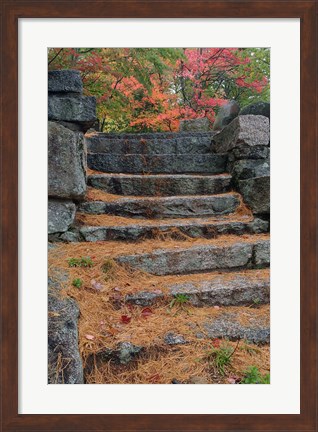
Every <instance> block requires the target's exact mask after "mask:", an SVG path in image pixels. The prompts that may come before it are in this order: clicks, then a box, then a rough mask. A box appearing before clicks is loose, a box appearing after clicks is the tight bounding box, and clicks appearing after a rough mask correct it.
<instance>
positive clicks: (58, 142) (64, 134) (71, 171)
mask: <svg viewBox="0 0 318 432" xmlns="http://www.w3.org/2000/svg"><path fill="white" fill-rule="evenodd" d="M85 193H86V154H85V149H84V139H83V134H82V133H81V132H72V131H70V130H69V129H67V128H65V127H64V126H61V125H60V124H58V123H54V122H49V124H48V194H49V196H51V197H56V198H70V199H81V198H83V197H84V196H85Z"/></svg>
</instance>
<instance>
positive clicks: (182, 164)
mask: <svg viewBox="0 0 318 432" xmlns="http://www.w3.org/2000/svg"><path fill="white" fill-rule="evenodd" d="M87 165H88V167H89V168H91V169H93V170H96V171H102V172H107V173H112V172H113V173H131V174H138V173H146V174H147V173H149V174H150V173H154V174H156V173H157V174H159V173H168V174H178V173H179V174H184V173H209V174H222V173H224V172H225V171H226V165H227V155H225V154H181V155H180V154H175V155H173V154H162V155H155V156H148V155H140V154H129V155H123V156H122V155H117V154H106V153H88V154H87Z"/></svg>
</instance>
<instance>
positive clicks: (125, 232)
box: [77, 214, 269, 242]
mask: <svg viewBox="0 0 318 432" xmlns="http://www.w3.org/2000/svg"><path fill="white" fill-rule="evenodd" d="M77 218H78V220H79V221H80V223H81V224H84V226H81V227H80V228H79V234H80V240H81V241H87V242H97V241H108V240H122V241H138V240H142V239H146V238H156V237H160V236H161V237H163V236H168V237H170V238H176V239H178V238H179V239H182V238H183V236H184V237H186V236H187V237H191V238H208V239H209V238H216V237H218V236H219V235H224V234H233V235H242V234H246V233H249V234H253V233H266V232H268V228H269V223H268V222H267V221H264V220H262V219H254V220H253V219H251V218H249V217H247V216H241V217H240V216H236V217H235V218H234V219H233V218H226V217H224V218H220V219H218V220H216V218H201V219H197V218H195V219H192V218H187V219H165V220H161V221H159V220H152V219H150V220H149V219H147V220H145V219H140V220H138V221H135V222H134V223H131V220H130V219H128V218H121V217H117V216H115V217H114V216H109V217H108V216H107V215H105V216H104V215H103V216H102V217H99V216H97V217H94V218H91V216H90V215H87V214H78V215H77Z"/></svg>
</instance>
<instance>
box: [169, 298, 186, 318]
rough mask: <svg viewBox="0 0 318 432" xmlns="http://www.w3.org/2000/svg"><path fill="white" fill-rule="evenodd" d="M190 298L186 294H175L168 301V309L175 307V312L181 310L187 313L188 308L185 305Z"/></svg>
mask: <svg viewBox="0 0 318 432" xmlns="http://www.w3.org/2000/svg"><path fill="white" fill-rule="evenodd" d="M189 301H190V298H189V296H188V295H186V294H175V296H174V298H173V299H172V300H171V302H170V303H169V311H171V309H172V308H174V307H177V311H176V314H177V313H178V312H181V311H182V310H183V311H185V312H187V313H189V311H188V309H187V308H186V307H185V305H186V304H187V303H189Z"/></svg>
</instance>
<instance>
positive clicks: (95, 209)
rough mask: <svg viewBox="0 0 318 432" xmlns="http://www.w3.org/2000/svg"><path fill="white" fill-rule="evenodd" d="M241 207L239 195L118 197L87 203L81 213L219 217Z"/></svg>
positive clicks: (138, 216) (159, 216)
mask: <svg viewBox="0 0 318 432" xmlns="http://www.w3.org/2000/svg"><path fill="white" fill-rule="evenodd" d="M239 205H240V199H239V195H238V194H234V193H233V194H231V193H228V194H223V195H203V196H199V195H195V196H193V195H191V196H186V195H185V196H179V197H176V196H172V197H151V198H150V197H146V198H144V197H140V198H139V197H138V198H119V199H116V200H113V201H86V202H83V203H81V204H80V205H79V207H78V211H79V212H83V213H90V214H113V215H119V216H129V217H134V218H148V219H156V218H175V217H177V218H178V217H182V218H186V217H200V216H219V215H226V214H229V213H233V212H235V210H236V209H237V208H238V207H239Z"/></svg>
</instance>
